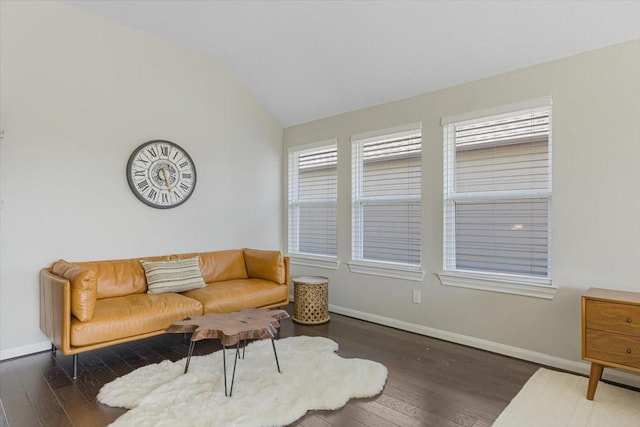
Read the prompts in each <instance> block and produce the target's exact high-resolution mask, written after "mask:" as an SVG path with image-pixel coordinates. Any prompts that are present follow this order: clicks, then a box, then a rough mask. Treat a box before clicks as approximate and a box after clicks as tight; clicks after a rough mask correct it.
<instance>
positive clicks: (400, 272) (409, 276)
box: [347, 261, 424, 282]
mask: <svg viewBox="0 0 640 427" xmlns="http://www.w3.org/2000/svg"><path fill="white" fill-rule="evenodd" d="M347 265H348V266H349V270H351V272H352V273H362V274H371V275H373V276H383V277H393V278H395V279H404V280H413V281H415V282H421V281H422V279H423V278H424V271H422V268H421V267H411V266H408V265H402V264H392V263H385V262H366V261H351V262H348V263H347Z"/></svg>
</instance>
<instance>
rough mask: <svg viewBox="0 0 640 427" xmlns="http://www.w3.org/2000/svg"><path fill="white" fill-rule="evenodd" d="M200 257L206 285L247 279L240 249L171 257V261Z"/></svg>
mask: <svg viewBox="0 0 640 427" xmlns="http://www.w3.org/2000/svg"><path fill="white" fill-rule="evenodd" d="M194 256H199V257H200V270H201V271H202V277H203V278H204V281H205V282H206V283H213V282H221V281H224V280H233V279H247V278H248V277H249V276H248V275H247V267H246V265H245V263H244V253H243V251H242V249H232V250H228V251H215V252H199V253H198V252H194V253H189V254H178V255H171V259H184V258H191V257H194Z"/></svg>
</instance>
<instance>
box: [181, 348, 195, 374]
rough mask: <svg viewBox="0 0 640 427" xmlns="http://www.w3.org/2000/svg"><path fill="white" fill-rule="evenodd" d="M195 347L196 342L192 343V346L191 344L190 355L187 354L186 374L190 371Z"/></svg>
mask: <svg viewBox="0 0 640 427" xmlns="http://www.w3.org/2000/svg"><path fill="white" fill-rule="evenodd" d="M195 345H196V342H195V341H191V344H189V353H187V364H186V365H185V366H184V373H185V374H186V373H187V371H188V370H189V362H191V355H192V354H193V347H195Z"/></svg>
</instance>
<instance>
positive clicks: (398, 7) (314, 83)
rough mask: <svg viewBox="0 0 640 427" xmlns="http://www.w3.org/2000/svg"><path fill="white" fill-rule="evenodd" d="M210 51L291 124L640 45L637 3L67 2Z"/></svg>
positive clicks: (282, 120) (275, 114)
mask: <svg viewBox="0 0 640 427" xmlns="http://www.w3.org/2000/svg"><path fill="white" fill-rule="evenodd" d="M62 1H63V2H64V3H67V4H70V5H72V6H74V7H77V8H80V9H82V10H84V11H87V12H89V13H92V14H95V15H99V16H102V17H104V18H106V19H108V20H111V21H115V22H117V23H120V24H122V25H125V26H127V27H130V28H134V29H138V30H141V31H144V32H147V33H151V34H153V35H155V36H159V37H161V38H164V39H167V40H169V41H171V42H173V43H175V44H178V45H182V46H186V47H189V48H192V49H195V50H198V51H201V52H204V53H206V54H208V55H210V56H212V57H214V58H216V59H217V60H218V61H220V62H221V63H222V64H224V65H225V66H226V67H227V68H228V69H229V70H230V71H231V72H232V73H233V74H234V75H235V76H236V77H237V78H238V79H239V80H240V81H241V82H242V83H243V84H244V85H245V86H246V87H247V88H248V89H249V90H250V91H251V92H252V93H253V94H254V96H255V97H256V99H257V100H258V102H259V103H261V104H262V105H263V106H264V107H265V108H266V109H267V110H268V111H269V112H270V113H271V115H272V116H273V117H274V118H275V119H276V120H278V121H279V122H280V123H281V124H282V125H283V126H290V125H294V124H298V123H304V122H307V121H311V120H315V119H319V118H323V117H328V116H332V115H335V114H340V113H343V112H346V111H351V110H355V109H358V108H363V107H368V106H371V105H376V104H381V103H384V102H389V101H393V100H397V99H402V98H406V97H410V96H414V95H418V94H421V93H425V92H430V91H433V90H437V89H442V88H445V87H450V86H453V85H456V84H460V83H464V82H468V81H472V80H477V79H480V78H483V77H487V76H491V75H495V74H499V73H503V72H507V71H511V70H515V69H519V68H524V67H528V66H531V65H535V64H539V63H542V62H547V61H551V60H554V59H558V58H562V57H566V56H570V55H573V54H576V53H580V52H584V51H588V50H592V49H597V48H601V47H605V46H609V45H612V44H616V43H620V42H624V41H628V40H634V39H639V38H640V1H638V0H631V1H485V0H479V1H435V0H433V1H401V0H399V1H268V0H265V1H210V0H209V1H206V0H198V1H193V0H158V1H156V0H129V1H119V0H102V1H77V0H62Z"/></svg>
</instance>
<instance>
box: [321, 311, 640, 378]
mask: <svg viewBox="0 0 640 427" xmlns="http://www.w3.org/2000/svg"><path fill="white" fill-rule="evenodd" d="M329 311H331V312H333V313H337V314H343V315H345V316H349V317H354V318H356V319H361V320H366V321H368V322H372V323H378V324H380V325H385V326H390V327H392V328H397V329H402V330H404V331H409V332H414V333H416V334H420V335H426V336H429V337H433V338H438V339H441V340H444V341H450V342H454V343H456V344H462V345H466V346H469V347H475V348H479V349H482V350H487V351H490V352H492V353H498V354H503V355H505V356H510V357H515V358H517V359H522V360H528V361H529V362H534V363H538V364H540V365H546V366H551V367H554V368H558V369H563V370H566V371H570V372H575V373H578V374H583V375H589V370H590V364H589V363H586V362H580V361H575V360H569V359H563V358H560V357H556V356H551V355H549V354H544V353H538V352H536V351H531V350H527V349H524V348H519V347H513V346H510V345H505V344H500V343H496V342H493V341H487V340H483V339H479V338H474V337H470V336H467V335H461V334H456V333H453V332H448V331H443V330H442V329H435V328H430V327H428V326H424V325H418V324H415V323H409V322H404V321H402V320H397V319H392V318H389V317H384V316H378V315H376V314H371V313H366V312H363V311H358V310H352V309H350V308H345V307H340V306H337V305H333V304H330V305H329ZM602 377H603V378H604V379H606V380H609V381H614V382H616V383H620V384H626V385H629V386H632V387H637V388H640V375H635V374H632V373H630V372H624V371H620V370H617V369H609V368H607V369H605V370H604V374H603V375H602Z"/></svg>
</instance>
